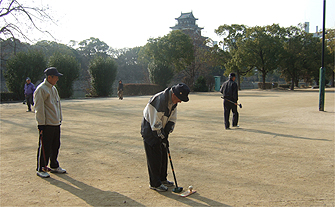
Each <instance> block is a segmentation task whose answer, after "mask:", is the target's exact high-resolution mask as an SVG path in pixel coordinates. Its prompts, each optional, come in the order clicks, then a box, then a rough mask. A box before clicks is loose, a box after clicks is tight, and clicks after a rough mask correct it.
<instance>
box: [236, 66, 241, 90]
mask: <svg viewBox="0 0 335 207" xmlns="http://www.w3.org/2000/svg"><path fill="white" fill-rule="evenodd" d="M236 75H237V86H238V90H241V79H240V72H239V70H237V71H236Z"/></svg>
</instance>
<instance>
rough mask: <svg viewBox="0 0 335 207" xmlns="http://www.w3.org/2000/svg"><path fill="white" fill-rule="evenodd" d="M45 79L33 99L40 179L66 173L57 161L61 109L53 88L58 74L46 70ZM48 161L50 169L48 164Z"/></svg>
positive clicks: (54, 71) (51, 68)
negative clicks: (51, 174) (37, 135)
mask: <svg viewBox="0 0 335 207" xmlns="http://www.w3.org/2000/svg"><path fill="white" fill-rule="evenodd" d="M44 73H45V76H46V78H45V79H44V81H43V82H42V83H41V84H40V85H38V86H37V88H36V90H35V93H34V98H35V116H36V121H37V125H38V130H39V134H40V139H39V145H38V151H37V169H36V170H37V175H38V176H40V177H42V178H47V177H50V175H49V173H48V171H51V172H53V173H66V170H65V169H62V168H61V167H60V166H59V163H58V161H57V157H58V152H59V148H60V125H61V123H62V109H61V104H60V97H59V95H58V91H57V89H56V87H55V85H56V83H57V81H58V77H59V76H62V75H63V74H61V73H59V72H58V71H57V69H56V68H55V67H50V68H47V69H46V70H45V71H44ZM49 159H50V168H51V169H50V168H48V167H47V166H48V162H49Z"/></svg>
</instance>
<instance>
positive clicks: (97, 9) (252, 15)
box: [33, 0, 335, 49]
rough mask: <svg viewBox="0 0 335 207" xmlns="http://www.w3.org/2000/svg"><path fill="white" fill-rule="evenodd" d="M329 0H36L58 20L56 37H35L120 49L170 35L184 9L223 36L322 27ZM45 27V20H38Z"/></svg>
mask: <svg viewBox="0 0 335 207" xmlns="http://www.w3.org/2000/svg"><path fill="white" fill-rule="evenodd" d="M323 2H324V0H280V1H279V0H205V1H200V0H198V1H195V0H169V1H161V0H95V1H88V0H86V1H85V0H35V1H34V3H35V4H36V5H39V6H41V5H42V6H48V7H49V10H48V13H50V14H51V16H52V17H53V19H54V20H55V23H48V24H45V25H43V29H45V30H48V31H49V32H50V33H51V34H52V35H53V36H54V38H56V40H55V39H52V38H51V37H50V36H49V35H47V34H41V33H38V32H34V35H33V36H34V40H35V41H39V40H50V41H57V42H59V43H63V44H68V43H69V41H70V40H75V41H77V42H80V41H82V40H85V39H89V38H90V37H94V38H99V39H100V40H101V41H104V42H105V43H107V44H108V45H109V46H110V47H112V48H115V49H121V48H133V47H136V46H143V45H145V44H146V43H147V40H148V39H149V38H157V37H162V36H164V35H167V34H168V33H169V32H170V31H172V30H171V29H170V27H172V26H175V25H176V23H177V20H175V18H178V17H179V16H180V15H181V13H188V12H193V15H194V17H195V18H198V20H197V21H196V24H197V25H198V26H199V27H203V28H204V29H203V30H202V35H203V36H206V37H209V38H211V39H213V40H214V41H220V40H222V37H220V36H218V35H216V34H215V32H214V30H215V29H217V28H218V27H219V26H220V25H224V24H228V25H231V24H244V25H247V26H250V27H252V26H256V25H257V26H265V25H272V24H274V23H275V24H279V25H280V26H281V27H289V26H297V25H298V24H299V23H305V22H309V24H310V32H315V31H316V26H318V28H319V30H322V24H323ZM38 26H41V25H38ZM326 28H333V29H335V0H326Z"/></svg>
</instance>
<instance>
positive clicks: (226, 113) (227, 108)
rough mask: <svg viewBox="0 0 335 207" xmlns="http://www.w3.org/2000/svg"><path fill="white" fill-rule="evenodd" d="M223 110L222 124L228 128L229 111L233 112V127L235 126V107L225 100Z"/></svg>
mask: <svg viewBox="0 0 335 207" xmlns="http://www.w3.org/2000/svg"><path fill="white" fill-rule="evenodd" d="M223 108H224V124H225V127H226V129H228V128H229V127H230V123H229V116H230V110H231V111H232V112H233V126H237V123H238V112H237V106H236V105H235V104H233V103H231V102H229V101H227V100H224V101H223Z"/></svg>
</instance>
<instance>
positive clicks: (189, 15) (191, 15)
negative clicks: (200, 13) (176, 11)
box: [175, 12, 198, 20]
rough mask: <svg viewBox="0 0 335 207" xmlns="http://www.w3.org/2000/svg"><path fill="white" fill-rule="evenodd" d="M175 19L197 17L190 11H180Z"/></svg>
mask: <svg viewBox="0 0 335 207" xmlns="http://www.w3.org/2000/svg"><path fill="white" fill-rule="evenodd" d="M175 19H176V20H180V19H194V20H198V19H197V18H195V17H194V16H193V13H192V12H189V13H181V15H180V17H178V18H175Z"/></svg>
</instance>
